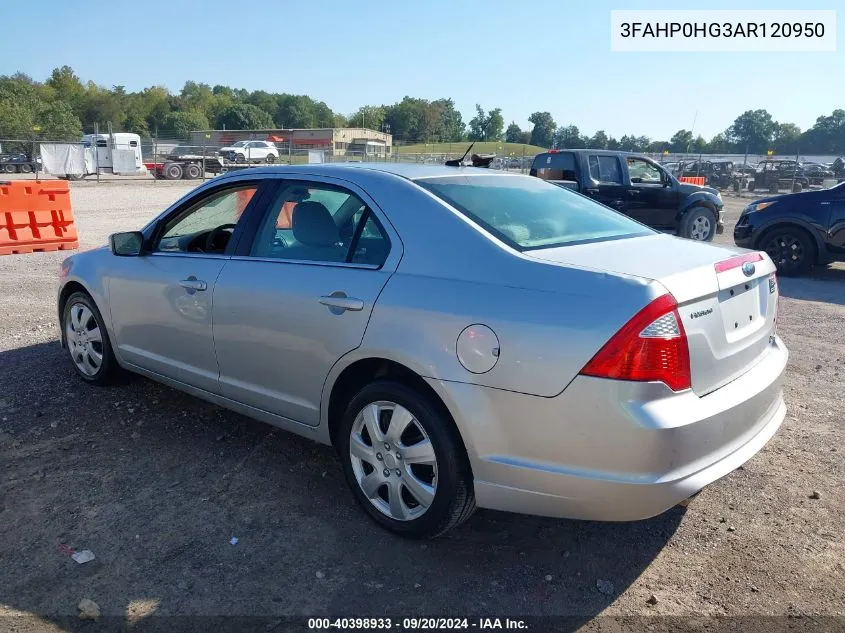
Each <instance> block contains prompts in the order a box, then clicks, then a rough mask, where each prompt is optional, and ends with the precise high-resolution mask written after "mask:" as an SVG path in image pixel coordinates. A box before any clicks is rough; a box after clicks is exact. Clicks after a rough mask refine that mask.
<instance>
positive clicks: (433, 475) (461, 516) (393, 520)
mask: <svg viewBox="0 0 845 633" xmlns="http://www.w3.org/2000/svg"><path fill="white" fill-rule="evenodd" d="M368 413H370V414H372V415H370V416H368ZM395 415H401V421H402V423H403V426H402V429H399V430H398V431H396V429H395V428H392V427H391V426H390V424H391V423H392V422H393V419H394V416H395ZM373 424H375V425H377V428H376V430H375V433H378V434H379V435H380V437H379V438H378V439H376V438H373V437H372V435H371V434H370V429H371V428H372V425H373ZM393 433H396V435H393ZM336 439H337V441H336V442H335V444H336V447H337V450H338V454H339V455H340V458H341V461H342V462H343V471H344V475H345V476H346V481H347V483H348V484H349V487H350V488H351V490H352V494H353V495H354V496H355V498H356V499H357V501H358V502H359V503H360V504H361V506H362V508H363V509H364V511H365V512H366V513H367V514H369V515H370V517H371V518H372V519H373V520H375V521H376V523H378V524H379V525H381V526H382V527H384V528H386V529H388V530H390V531H391V532H394V533H396V534H398V535H401V536H404V537H407V538H416V539H422V538H434V537H436V536H438V535H440V534H443V533H444V532H446V531H447V530H450V529H451V528H453V527H455V526H457V525H459V524H461V523H463V522H464V521H466V520H467V519H468V518H469V517H470V515H471V514H472V513H473V511H474V510H475V492H474V489H473V481H472V473H471V470H470V466H469V460H468V459H467V456H466V451H465V450H464V447H463V444H462V443H461V440H460V437H459V435H458V432H457V429H456V428H455V426H454V424H453V422H452V420H451V419H449V417H448V414H446V413H445V412H443V411H442V407H439V406H437V404H436V403H434V402H432V401H431V399H430V398H428V397H427V396H425V395H423V394H422V393H420V392H419V391H417V390H415V389H412V388H411V387H409V386H407V385H405V384H403V383H400V382H396V381H393V380H378V381H375V382H373V383H370V384H369V385H367V386H365V387H364V388H363V389H361V391H360V392H358V394H357V395H356V396H355V397H354V398H352V400H351V401H350V402H349V405H348V406H347V408H346V412H345V413H344V416H343V419H342V421H341V424H340V427H339V429H338V432H337V435H336ZM356 447H357V448H356ZM402 451H407V453H406V454H405V455H402V454H401V452H402ZM412 452H413V453H414V457H413V459H414V460H417V461H414V462H410V459H411V458H410V457H409V455H410V454H411V453H412ZM423 461H425V462H426V463H423ZM397 473H399V475H397ZM365 488H367V489H368V492H365ZM414 491H416V492H414ZM423 493H424V494H423Z"/></svg>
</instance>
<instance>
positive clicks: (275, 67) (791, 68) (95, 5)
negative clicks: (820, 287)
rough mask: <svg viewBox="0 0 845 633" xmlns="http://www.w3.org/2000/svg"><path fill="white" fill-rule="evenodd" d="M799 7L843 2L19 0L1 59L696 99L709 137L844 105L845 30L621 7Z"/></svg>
mask: <svg viewBox="0 0 845 633" xmlns="http://www.w3.org/2000/svg"><path fill="white" fill-rule="evenodd" d="M805 5H806V6H805ZM801 7H804V8H807V9H836V8H840V9H841V10H840V11H839V16H838V18H839V20H838V22H839V24H840V25H841V23H842V18H841V16H842V15H845V4H843V3H842V0H813V1H812V2H810V3H809V4H808V3H805V2H794V1H792V0H790V1H786V0H765V1H760V0H746V1H745V2H739V1H738V0H707V2H705V3H697V4H696V5H695V7H693V6H692V5H689V6H687V5H685V4H684V3H680V4H679V3H678V2H677V0H675V1H673V2H667V1H662V0H654V1H651V2H645V1H633V0H628V1H624V2H623V1H621V0H616V2H607V1H606V0H588V1H572V0H557V1H555V2H547V1H544V0H530V1H527V0H526V1H522V2H520V1H517V0H511V1H507V2H506V1H501V0H485V1H481V0H477V1H476V0H422V1H419V2H408V1H402V0H395V1H387V0H358V1H357V2H354V3H353V2H341V1H338V0H310V1H307V2H306V1H304V0H300V1H293V0H287V1H283V0H275V1H265V2H256V1H248V0H240V1H238V0H229V1H222V0H205V1H199V0H197V1H191V0H169V1H167V2H163V1H160V0H143V1H140V2H139V1H137V0H135V1H123V0H87V1H85V2H67V1H66V0H40V1H39V2H37V3H26V2H12V1H6V2H3V10H2V13H3V17H2V24H3V28H2V36H0V74H11V73H13V72H15V71H19V70H20V71H23V72H25V73H27V74H29V75H31V76H33V77H34V78H36V79H38V80H44V79H46V77H47V76H48V75H49V73H50V71H51V70H52V68H54V67H56V66H61V65H63V64H68V65H70V66H72V67H73V68H74V70H75V71H76V72H77V74H78V75H79V76H80V77H81V78H82V79H83V80H84V81H87V80H93V81H95V82H97V83H98V84H101V85H106V86H112V85H116V84H123V85H124V86H126V88H127V89H128V90H138V89H140V88H143V87H146V86H149V85H153V84H158V85H164V86H167V87H168V88H169V89H170V90H171V91H174V92H178V91H179V89H180V88H181V86H182V84H183V83H184V82H185V80H187V79H193V80H195V81H202V82H206V83H209V84H212V85H213V84H218V83H219V84H226V85H230V86H232V87H241V88H246V89H248V90H256V89H264V90H267V91H271V92H273V91H276V92H290V93H304V94H308V95H311V96H312V97H315V98H317V99H321V100H323V101H325V102H326V103H327V104H328V105H329V106H330V107H331V108H332V109H333V110H335V111H339V112H342V113H344V114H348V113H350V112H352V111H354V110H355V109H356V108H357V107H358V106H359V105H362V104H378V103H393V102H395V101H397V100H401V99H402V97H403V96H405V95H411V96H415V97H423V98H428V99H436V98H439V97H451V98H453V99H454V100H455V102H456V104H457V107H458V108H459V109H460V111H461V112H462V113H463V115H464V120H465V121H468V120H469V119H470V118H471V116H472V114H473V108H474V105H475V104H476V103H480V104H481V105H482V106H483V107H484V108H486V109H490V108H494V107H500V108H502V110H503V114H504V117H505V121H506V123H510V122H511V121H512V120H513V121H516V122H517V123H519V124H520V125H521V126H523V127H525V128H528V127H529V124H528V121H527V118H528V116H529V114H530V113H531V112H534V111H536V110H540V111H543V110H548V111H549V112H551V113H552V116H553V117H554V119H555V121H557V123H558V124H559V125H563V124H569V123H574V124H576V125H578V126H579V127H580V128H581V131H582V133H583V132H586V133H589V134H592V133H594V132H595V131H596V130H597V129H604V130H605V131H606V132H607V133H609V134H611V135H614V136H617V137H618V136H620V135H622V134H624V133H634V134H637V135H642V134H645V135H648V136H650V137H652V138H668V137H669V136H670V135H671V134H672V133H674V132H675V131H676V130H678V129H680V128H687V129H689V128H690V126H691V125H692V123H693V118H694V116H695V112H696V110H697V111H698V117H697V122H696V125H695V132H696V133H701V134H703V135H704V136H705V137H708V138H709V137H710V136H712V135H713V134H715V133H717V132H720V131H722V130H724V129H725V128H726V127H727V126H728V125H730V123H731V122H732V121H733V119H734V118H735V117H736V116H737V115H738V114H740V113H741V112H743V111H744V110H747V109H756V108H765V109H767V110H768V111H769V112H771V113H772V115H773V116H774V118H775V119H776V120H779V121H782V122H792V123H796V124H798V125H799V126H800V127H801V128H802V129H805V128H807V127H809V126H810V125H812V123H813V122H814V121H815V119H816V117H817V116H819V115H821V114H830V112H831V111H832V110H833V109H834V108H837V107H839V108H843V107H845V79H843V78H845V46H843V44H842V41H843V39H842V36H838V40H839V41H838V42H837V48H838V51H837V52H836V53H611V52H610V31H609V30H610V10H611V9H613V8H626V9H633V8H640V9H670V8H675V9H677V8H711V9H715V8H724V9H740V8H742V9H755V8H758V9H781V8H782V9H796V8H801ZM485 49H486V50H485ZM473 51H476V53H475V54H474V53H473Z"/></svg>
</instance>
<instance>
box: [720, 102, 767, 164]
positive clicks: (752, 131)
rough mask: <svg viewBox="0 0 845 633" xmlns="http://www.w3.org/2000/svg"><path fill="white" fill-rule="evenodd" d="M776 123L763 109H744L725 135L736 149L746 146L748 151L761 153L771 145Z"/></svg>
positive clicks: (742, 148) (744, 148)
mask: <svg viewBox="0 0 845 633" xmlns="http://www.w3.org/2000/svg"><path fill="white" fill-rule="evenodd" d="M776 125H777V124H776V123H775V122H774V121H773V120H772V115H771V114H769V113H768V112H766V111H765V110H746V111H745V112H743V113H742V114H740V115H739V116H738V117H737V118H736V120H735V121H734V123H733V125H732V126H731V127H729V128H728V129H727V131H726V135H727V137H728V139H729V140H731V141H732V142H734V143H735V144H736V146H737V149H739V150H741V151H745V150H746V148H747V149H748V151H749V152H753V153H759V154H762V153H764V152H765V151H766V150H767V149H769V148H770V147H771V144H772V135H773V134H774V131H775V126H776Z"/></svg>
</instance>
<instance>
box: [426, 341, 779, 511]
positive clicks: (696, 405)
mask: <svg viewBox="0 0 845 633" xmlns="http://www.w3.org/2000/svg"><path fill="white" fill-rule="evenodd" d="M786 360H787V351H786V349H785V347H784V346H783V343H782V342H781V341H780V339H775V341H774V342H773V343H772V344H771V345H770V349H768V350H767V353H766V354H765V356H764V357H763V358H762V359H761V360H760V361H759V362H758V363H757V365H755V366H754V367H753V368H752V369H750V370H749V371H748V372H746V373H745V374H744V375H743V376H741V377H740V378H738V379H737V380H734V381H733V382H731V383H729V384H727V385H725V386H724V387H722V388H721V389H718V390H717V391H715V392H713V393H711V394H708V395H706V396H704V397H701V398H699V397H698V396H696V395H695V394H694V393H692V392H684V393H680V394H676V393H673V392H671V391H670V390H668V388H666V387H665V386H664V385H662V384H659V383H629V382H623V381H614V380H604V379H600V378H590V377H584V376H579V377H578V378H576V379H575V380H574V381H573V382H572V384H571V385H570V386H569V387H567V389H566V390H565V391H564V392H563V393H562V394H560V395H559V396H557V397H555V398H541V397H536V396H528V395H524V394H516V393H513V392H505V391H501V390H495V389H489V388H484V387H477V386H473V385H465V384H458V383H443V382H436V381H431V384H432V386H433V387H434V388H435V389H436V390H437V391H438V392H439V393H440V394H441V396H443V397H444V400H446V403H447V406H449V407H450V409H452V411H453V414H455V412H456V411H458V412H471V417H469V418H468V417H465V416H461V415H460V414H458V415H456V416H455V417H456V422H457V423H458V426H459V428H460V430H461V432H462V435H463V437H464V441H465V443H466V445H467V450H468V452H469V454H470V462H471V465H472V468H473V475H474V477H475V495H476V501H477V503H478V505H479V506H481V507H484V508H491V509H497V510H505V511H511V512H520V513H525V514H535V515H542V516H553V517H567V518H575V519H590V520H603V521H630V520H637V519H645V518H648V517H651V516H655V515H657V514H660V513H661V512H664V511H665V510H667V509H669V508H671V507H672V506H674V505H676V504H677V503H679V502H681V501H683V500H684V499H686V498H688V497H690V496H692V495H693V494H695V493H696V492H698V491H699V490H701V489H702V488H703V487H705V486H707V485H708V484H710V483H712V482H714V481H716V480H717V479H719V478H721V477H723V476H725V475H726V474H728V473H729V472H731V471H732V470H734V469H736V468H737V467H739V466H740V465H742V464H743V463H744V462H746V461H747V460H749V459H750V458H751V457H753V456H754V455H755V454H756V453H757V452H758V451H759V450H760V449H761V448H762V447H763V446H764V445H765V444H766V443H767V442H768V441H769V439H771V437H772V436H773V435H774V434H775V432H776V431H777V429H778V427H779V426H780V424H781V422H782V421H783V419H784V416H785V414H786V406H785V404H784V402H783V397H782V390H781V380H782V375H783V372H784V369H785V367H786ZM456 407H457V408H456Z"/></svg>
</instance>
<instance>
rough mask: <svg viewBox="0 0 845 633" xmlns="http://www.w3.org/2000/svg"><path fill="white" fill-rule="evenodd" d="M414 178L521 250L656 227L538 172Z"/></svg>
mask: <svg viewBox="0 0 845 633" xmlns="http://www.w3.org/2000/svg"><path fill="white" fill-rule="evenodd" d="M416 183H417V184H418V185H419V186H420V187H423V188H424V189H427V190H428V191H430V192H431V193H433V194H434V195H435V196H437V197H438V198H440V199H441V200H443V201H444V202H446V203H448V204H449V205H451V206H452V207H454V208H455V209H457V210H458V211H460V212H461V213H463V214H464V215H466V216H467V217H468V218H469V219H470V220H472V221H473V222H475V223H476V224H478V225H479V226H480V227H481V228H482V229H484V230H485V231H487V232H488V233H490V234H492V235H494V236H495V237H497V238H499V239H500V240H502V241H503V242H505V243H507V244H508V245H510V246H511V247H513V248H515V249H517V250H521V251H527V250H533V249H538V248H553V247H556V246H566V245H570V244H579V243H585V242H596V241H603V240H610V239H621V238H626V237H636V236H640V235H650V234H652V233H654V231H652V230H651V229H649V228H647V227H645V226H643V225H641V224H639V223H637V222H634V221H633V220H631V219H630V218H628V217H626V216H624V215H622V214H620V213H617V212H615V211H612V210H611V209H608V208H607V207H605V206H604V205H601V204H599V203H597V202H593V201H592V200H590V199H589V198H586V197H584V196H582V195H580V194H577V193H574V192H572V191H569V190H568V189H565V188H563V187H558V186H556V185H553V184H550V183H547V182H544V181H543V180H540V179H538V178H531V177H525V176H507V175H491V176H444V177H440V178H423V179H419V180H417V181H416Z"/></svg>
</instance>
